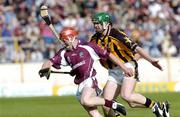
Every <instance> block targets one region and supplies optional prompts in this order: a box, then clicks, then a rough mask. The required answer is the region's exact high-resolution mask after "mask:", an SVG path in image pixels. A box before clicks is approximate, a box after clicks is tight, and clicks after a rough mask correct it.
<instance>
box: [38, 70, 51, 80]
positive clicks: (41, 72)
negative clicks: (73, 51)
mask: <svg viewBox="0 0 180 117" xmlns="http://www.w3.org/2000/svg"><path fill="white" fill-rule="evenodd" d="M50 73H51V70H50V68H44V69H41V70H39V76H40V77H41V78H42V77H44V76H45V77H46V78H47V80H48V79H49V77H50Z"/></svg>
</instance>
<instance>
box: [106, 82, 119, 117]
mask: <svg viewBox="0 0 180 117" xmlns="http://www.w3.org/2000/svg"><path fill="white" fill-rule="evenodd" d="M109 87H111V88H109ZM119 93H120V85H118V84H116V83H114V82H112V81H107V83H106V85H105V87H104V91H103V97H104V98H105V99H108V100H116V98H117V96H118V95H119ZM103 112H104V116H105V117H115V114H114V110H112V109H110V108H107V107H105V106H103Z"/></svg>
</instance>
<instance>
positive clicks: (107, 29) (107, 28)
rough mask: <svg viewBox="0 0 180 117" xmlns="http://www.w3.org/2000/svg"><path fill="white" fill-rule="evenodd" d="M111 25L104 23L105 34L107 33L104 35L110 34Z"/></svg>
mask: <svg viewBox="0 0 180 117" xmlns="http://www.w3.org/2000/svg"><path fill="white" fill-rule="evenodd" d="M109 25H110V24H109V23H107V24H106V23H105V22H103V30H104V31H103V32H105V34H104V35H108V33H109V31H110V27H109Z"/></svg>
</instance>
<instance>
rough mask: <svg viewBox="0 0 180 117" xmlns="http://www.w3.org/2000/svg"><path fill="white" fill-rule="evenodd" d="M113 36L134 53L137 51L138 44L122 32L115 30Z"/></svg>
mask: <svg viewBox="0 0 180 117" xmlns="http://www.w3.org/2000/svg"><path fill="white" fill-rule="evenodd" d="M112 36H114V37H115V38H116V39H118V40H119V41H121V42H122V43H123V44H124V45H125V46H126V47H127V48H129V49H130V50H132V51H135V49H136V47H137V46H138V44H137V43H135V42H134V41H132V40H131V39H130V38H128V37H127V35H126V34H125V33H124V32H122V31H118V30H114V31H113V35H112Z"/></svg>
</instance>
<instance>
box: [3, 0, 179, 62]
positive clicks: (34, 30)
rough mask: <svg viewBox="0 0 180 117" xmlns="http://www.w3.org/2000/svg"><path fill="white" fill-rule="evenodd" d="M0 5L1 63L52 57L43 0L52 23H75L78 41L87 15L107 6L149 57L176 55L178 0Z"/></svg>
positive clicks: (88, 25) (30, 0)
mask: <svg viewBox="0 0 180 117" xmlns="http://www.w3.org/2000/svg"><path fill="white" fill-rule="evenodd" d="M1 3H2V4H3V5H0V28H1V30H0V57H1V58H0V63H2V62H19V61H21V60H23V61H25V62H36V61H41V60H43V59H47V58H49V57H51V56H52V55H53V54H54V52H55V51H56V50H58V48H61V47H59V46H58V44H57V43H58V41H57V40H56V39H54V38H55V37H54V35H53V33H52V32H51V30H50V29H49V27H48V26H47V25H46V24H45V22H44V21H42V18H41V17H40V15H39V13H40V11H39V9H40V7H41V5H43V4H45V5H47V6H48V7H49V14H50V16H51V20H52V23H53V25H54V27H55V29H56V30H57V31H58V32H59V31H61V29H62V27H64V26H74V27H75V28H77V29H78V30H79V38H80V39H81V41H88V40H89V37H90V36H91V35H92V33H93V32H94V28H93V24H92V22H91V16H92V15H93V14H94V13H95V12H99V11H106V12H108V13H109V14H110V15H111V17H112V22H113V24H114V26H115V27H119V29H121V30H124V31H125V32H126V33H127V34H128V36H129V37H131V39H133V40H134V41H136V42H138V43H139V44H140V46H142V47H144V48H145V49H146V50H147V51H148V52H149V54H151V55H152V56H154V57H164V56H167V55H171V56H180V2H179V1H178V0H100V1H98V0H3V2H1Z"/></svg>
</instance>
